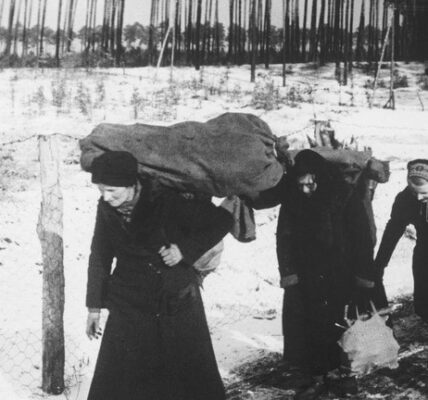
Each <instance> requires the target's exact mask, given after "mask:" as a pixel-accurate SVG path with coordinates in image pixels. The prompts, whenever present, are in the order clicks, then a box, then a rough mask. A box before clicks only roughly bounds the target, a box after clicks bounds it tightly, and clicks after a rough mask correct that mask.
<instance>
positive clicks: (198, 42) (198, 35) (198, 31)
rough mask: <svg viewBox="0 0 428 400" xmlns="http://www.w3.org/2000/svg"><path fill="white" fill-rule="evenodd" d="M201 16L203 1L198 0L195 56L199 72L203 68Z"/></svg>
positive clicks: (196, 67)
mask: <svg viewBox="0 0 428 400" xmlns="http://www.w3.org/2000/svg"><path fill="white" fill-rule="evenodd" d="M201 16H202V0H198V8H197V10H196V55H195V61H194V62H195V69H196V71H199V69H200V66H201V54H200V46H201Z"/></svg>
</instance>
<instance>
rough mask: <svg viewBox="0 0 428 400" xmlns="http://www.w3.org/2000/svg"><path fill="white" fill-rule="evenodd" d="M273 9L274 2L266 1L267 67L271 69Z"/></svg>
mask: <svg viewBox="0 0 428 400" xmlns="http://www.w3.org/2000/svg"><path fill="white" fill-rule="evenodd" d="M271 9H272V3H271V0H266V3H265V28H264V33H265V38H266V40H265V68H266V69H269V63H270V30H271V26H270V18H271V17H270V15H271Z"/></svg>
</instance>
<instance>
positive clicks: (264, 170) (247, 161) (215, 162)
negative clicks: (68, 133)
mask: <svg viewBox="0 0 428 400" xmlns="http://www.w3.org/2000/svg"><path fill="white" fill-rule="evenodd" d="M79 144H80V149H81V156H80V163H81V166H82V168H83V169H84V170H85V171H91V165H92V161H93V159H94V158H95V157H97V156H99V155H101V154H102V153H103V152H105V151H112V150H122V151H128V152H130V153H131V154H133V155H134V157H135V158H136V159H137V161H138V172H139V174H140V176H141V177H148V178H150V179H153V180H156V181H157V182H159V183H160V184H161V185H163V186H167V187H170V188H173V189H175V190H178V191H182V192H195V193H205V194H209V195H213V196H217V197H226V196H229V195H235V194H236V195H250V194H252V193H256V192H259V191H262V190H266V189H269V188H271V187H273V186H275V185H276V184H277V183H278V182H279V181H280V179H281V177H282V175H283V174H284V167H283V166H282V165H281V163H280V162H279V161H278V159H277V158H276V137H275V136H274V135H273V133H272V132H271V130H270V128H269V126H268V125H267V124H266V122H264V121H263V120H261V119H260V118H258V117H257V116H255V115H252V114H244V113H225V114H222V115H220V116H218V117H217V118H213V119H210V120H208V121H207V122H203V123H202V122H196V121H186V122H181V123H178V124H174V125H170V126H155V125H145V124H134V125H120V124H100V125H98V126H96V127H95V129H94V130H93V131H92V132H91V133H90V134H89V135H88V136H87V137H85V138H84V139H81V140H80V142H79Z"/></svg>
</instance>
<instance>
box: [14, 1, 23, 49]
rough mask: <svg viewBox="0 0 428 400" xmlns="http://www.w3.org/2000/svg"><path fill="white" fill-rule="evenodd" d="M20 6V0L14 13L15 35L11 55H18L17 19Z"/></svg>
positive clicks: (19, 15) (19, 16)
mask: <svg viewBox="0 0 428 400" xmlns="http://www.w3.org/2000/svg"><path fill="white" fill-rule="evenodd" d="M21 6H22V0H18V9H17V12H16V21H15V33H14V35H13V54H14V55H16V56H17V55H18V41H19V19H20V18H21Z"/></svg>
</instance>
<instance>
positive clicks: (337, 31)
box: [334, 0, 341, 82]
mask: <svg viewBox="0 0 428 400" xmlns="http://www.w3.org/2000/svg"><path fill="white" fill-rule="evenodd" d="M339 45H340V1H339V0H336V2H335V11H334V60H335V64H336V66H335V68H336V71H335V75H336V79H337V80H338V81H339V82H340V80H341V78H340V47H339Z"/></svg>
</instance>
